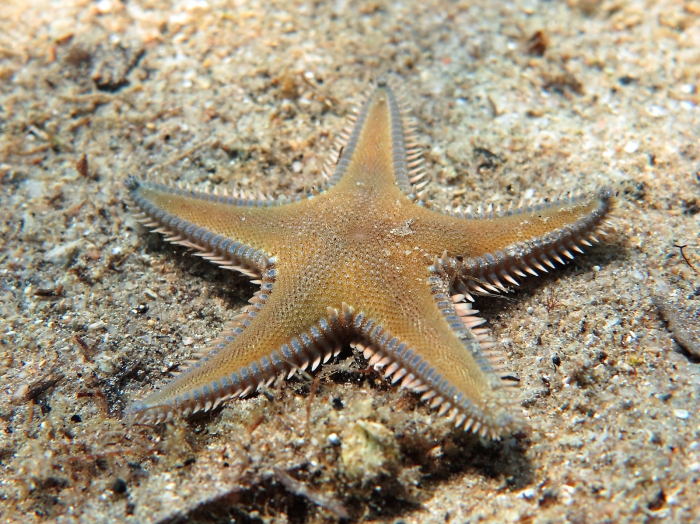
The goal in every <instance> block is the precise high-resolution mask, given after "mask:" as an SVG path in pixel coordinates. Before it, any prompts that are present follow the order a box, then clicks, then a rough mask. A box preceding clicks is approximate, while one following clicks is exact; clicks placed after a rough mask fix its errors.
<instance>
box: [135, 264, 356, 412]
mask: <svg viewBox="0 0 700 524" xmlns="http://www.w3.org/2000/svg"><path fill="white" fill-rule="evenodd" d="M276 276H277V269H276V268H274V267H269V268H268V269H267V270H266V271H265V272H264V273H263V275H262V284H261V289H260V292H258V293H257V294H256V296H255V297H254V298H253V299H251V303H252V305H251V306H249V307H248V308H247V309H246V311H245V312H244V313H242V314H241V315H239V316H238V317H237V318H236V319H235V320H234V321H233V322H232V323H229V325H228V326H227V327H228V329H227V330H226V331H224V332H223V333H221V335H220V337H219V339H217V340H215V341H213V342H212V343H211V345H210V346H208V347H207V348H206V349H205V350H204V351H202V352H201V353H200V355H199V356H200V357H201V358H200V359H199V360H197V361H196V362H195V363H194V365H193V366H192V367H191V368H189V369H188V370H187V371H185V372H184V373H183V374H182V375H180V376H179V377H178V378H176V379H175V380H173V381H172V382H170V383H169V384H167V385H166V386H165V387H164V388H162V389H161V390H159V391H156V392H154V393H152V394H150V395H148V396H147V397H146V398H144V399H143V400H138V401H135V402H134V403H133V404H132V405H131V406H130V407H129V408H128V412H129V413H130V414H131V415H133V417H134V419H135V420H136V421H139V422H144V423H151V422H161V421H164V420H168V419H170V418H171V417H172V416H173V415H174V414H175V413H180V414H182V415H184V416H188V415H190V414H192V413H196V412H198V411H201V410H205V411H208V410H210V409H212V408H213V407H216V406H218V404H219V403H220V402H222V401H224V400H226V399H229V398H239V397H244V396H246V395H248V394H249V393H250V392H252V391H255V390H257V389H259V388H260V387H262V386H263V385H264V384H266V383H268V384H269V383H270V382H272V381H273V380H274V379H275V378H277V377H278V376H282V377H291V376H292V375H293V374H294V373H295V372H296V371H298V370H299V369H302V370H304V369H306V368H307V367H308V366H310V367H311V369H316V367H317V366H318V365H319V364H320V363H321V361H323V362H327V361H328V359H329V358H330V357H331V356H332V355H337V354H338V353H339V352H340V347H341V343H342V341H343V340H344V338H345V335H346V332H347V330H345V329H344V328H343V326H342V325H340V324H338V322H337V318H336V321H333V320H331V319H329V315H328V310H327V308H326V307H325V306H321V305H320V304H321V302H320V301H318V300H311V301H309V303H307V304H301V303H297V302H294V301H293V300H290V299H289V298H288V297H289V296H292V297H294V296H299V294H300V293H303V291H302V290H301V289H299V287H300V286H299V282H291V280H290V279H280V281H279V282H275V281H276ZM290 286H291V287H292V288H296V290H294V289H292V290H291V292H289V293H285V291H289V289H288V288H289V287H290ZM273 288H274V290H275V291H274V293H273Z"/></svg>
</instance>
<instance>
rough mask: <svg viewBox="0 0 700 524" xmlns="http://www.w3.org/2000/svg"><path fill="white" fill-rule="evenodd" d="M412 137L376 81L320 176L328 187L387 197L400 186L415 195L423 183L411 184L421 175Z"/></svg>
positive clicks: (391, 96) (391, 94)
mask: <svg viewBox="0 0 700 524" xmlns="http://www.w3.org/2000/svg"><path fill="white" fill-rule="evenodd" d="M414 133H415V130H414V128H413V126H412V125H411V124H410V123H409V121H408V118H407V116H406V114H405V111H404V110H403V109H402V108H401V105H400V103H399V101H398V100H397V98H396V95H395V94H394V92H393V91H392V90H391V88H389V86H387V85H386V84H384V83H381V82H380V83H378V86H377V88H376V89H374V91H372V92H371V93H370V95H369V96H368V97H367V99H366V100H365V102H364V103H363V104H362V105H361V107H360V108H359V109H358V111H357V115H356V116H355V117H353V118H352V119H351V125H350V126H349V127H347V128H346V129H345V130H344V131H343V133H342V134H341V136H340V140H339V142H338V147H337V150H335V151H334V152H333V155H332V159H333V161H334V163H335V166H334V168H333V171H332V174H331V173H330V169H327V170H326V172H325V173H324V174H325V175H326V176H327V177H328V182H327V183H326V187H328V188H332V187H336V186H338V187H339V189H341V190H350V191H355V190H357V189H358V188H359V189H361V190H365V191H367V190H369V191H372V190H376V191H377V192H382V191H383V192H387V193H389V192H392V191H394V190H395V188H397V187H398V189H399V190H400V191H402V192H403V193H404V194H406V195H414V194H415V192H416V190H417V189H420V187H422V186H423V185H425V183H427V182H423V183H418V185H414V183H416V182H418V181H419V180H420V179H421V178H423V176H424V175H425V168H424V163H423V155H422V152H421V150H420V148H418V146H417V145H416V143H415V135H414Z"/></svg>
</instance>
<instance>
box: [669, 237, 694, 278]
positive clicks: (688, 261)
mask: <svg viewBox="0 0 700 524" xmlns="http://www.w3.org/2000/svg"><path fill="white" fill-rule="evenodd" d="M673 247H677V248H678V249H679V250H680V252H681V256H682V257H683V260H685V263H686V264H688V265H689V266H690V267H691V269H692V270H693V271H695V272H696V273H697V274H698V275H700V271H698V270H697V269H695V266H694V265H693V264H691V263H690V260H688V257H687V256H685V253H684V252H683V249H684V248H686V247H688V246H687V245H686V244H683V245H682V246H679V245H677V244H673Z"/></svg>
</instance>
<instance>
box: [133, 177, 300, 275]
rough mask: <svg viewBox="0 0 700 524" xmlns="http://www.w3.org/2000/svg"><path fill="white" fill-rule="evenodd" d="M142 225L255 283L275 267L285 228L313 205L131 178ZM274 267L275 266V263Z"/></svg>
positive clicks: (134, 198) (134, 200) (134, 201)
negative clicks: (278, 239) (278, 238)
mask: <svg viewBox="0 0 700 524" xmlns="http://www.w3.org/2000/svg"><path fill="white" fill-rule="evenodd" d="M127 187H128V189H129V191H130V196H131V200H132V202H133V203H134V204H135V206H136V207H137V208H138V209H139V210H140V211H141V216H140V218H141V221H142V222H143V223H144V224H145V225H146V226H148V227H152V228H155V229H154V231H156V232H159V233H162V234H164V235H165V236H166V239H167V240H169V241H171V242H173V243H177V244H182V245H185V246H187V247H191V248H195V249H197V250H198V251H199V252H200V255H201V256H203V257H204V258H206V259H208V260H211V261H212V262H214V263H216V264H219V265H221V266H223V267H225V268H228V269H236V270H239V271H241V272H243V273H245V274H247V275H249V276H252V277H257V276H259V274H260V272H261V271H262V270H264V269H265V267H266V266H267V265H269V264H270V263H271V262H270V260H269V258H268V257H271V256H272V255H271V254H272V253H274V252H275V243H274V239H275V238H276V235H278V234H279V232H280V226H281V224H282V223H286V224H288V223H289V222H290V220H294V218H295V217H297V216H299V215H302V214H304V213H305V212H306V211H307V208H308V207H309V206H310V205H311V202H312V199H310V198H301V197H300V198H299V200H298V201H294V202H292V201H288V202H277V201H269V200H256V199H254V198H252V197H251V196H250V195H244V194H243V192H236V191H234V192H233V194H231V195H228V194H223V195H216V194H209V193H201V192H196V191H191V190H189V189H181V188H178V187H174V186H167V185H163V184H157V183H152V182H148V181H143V180H138V179H136V178H133V177H132V178H130V179H129V180H128V182H127ZM272 262H274V260H273V261H272Z"/></svg>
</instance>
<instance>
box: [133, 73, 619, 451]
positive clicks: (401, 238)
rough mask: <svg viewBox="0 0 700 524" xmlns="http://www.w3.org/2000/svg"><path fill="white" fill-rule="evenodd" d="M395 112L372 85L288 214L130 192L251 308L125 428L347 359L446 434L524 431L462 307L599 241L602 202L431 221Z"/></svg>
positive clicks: (139, 404)
mask: <svg viewBox="0 0 700 524" xmlns="http://www.w3.org/2000/svg"><path fill="white" fill-rule="evenodd" d="M407 122H408V120H407V115H406V108H405V104H402V103H400V102H399V101H398V100H397V98H396V96H395V95H394V93H393V91H392V90H391V88H390V87H389V86H388V85H386V84H385V83H383V82H380V83H378V85H377V86H376V87H375V88H374V90H372V91H370V93H369V94H368V96H367V97H366V100H365V102H364V103H363V104H362V105H361V106H360V108H359V109H358V110H356V111H355V113H354V114H353V116H352V117H350V123H349V125H348V127H347V128H346V129H345V130H344V131H343V133H342V134H341V141H340V143H339V147H338V148H337V150H336V151H335V152H334V153H333V154H332V156H331V158H332V160H331V161H330V162H329V165H328V166H327V168H324V177H325V181H324V182H323V184H322V185H321V187H320V188H319V189H318V190H308V191H306V192H305V194H304V195H301V196H296V197H294V198H290V197H286V198H285V197H282V198H279V199H277V200H273V199H270V198H267V197H260V198H256V197H254V196H252V195H249V194H247V193H245V192H243V191H239V190H234V191H233V192H232V193H228V192H225V193H223V194H218V193H217V192H214V193H207V192H197V191H193V190H191V189H190V188H182V187H174V186H168V185H164V184H161V183H156V182H151V181H148V180H144V179H136V178H133V177H132V178H130V179H129V181H128V182H127V186H128V189H129V191H130V196H131V199H132V201H133V203H134V204H135V205H136V207H138V208H139V210H140V212H141V215H140V216H139V219H140V220H142V221H143V222H144V223H145V224H146V225H147V226H148V227H152V228H155V231H157V232H160V233H163V234H164V235H166V236H167V240H169V241H171V242H175V243H179V244H184V245H186V246H188V247H191V248H194V249H196V250H197V251H198V254H199V255H200V256H202V257H204V258H205V259H208V260H211V261H212V262H215V263H216V264H219V265H221V266H223V267H225V268H229V269H236V270H239V271H241V272H243V273H244V274H246V275H249V276H251V277H252V278H253V279H254V280H253V281H254V282H256V283H257V284H259V285H260V290H259V291H258V292H256V293H255V295H254V297H253V298H252V299H251V300H250V302H251V304H250V305H249V306H247V307H246V308H245V309H244V311H243V312H242V313H241V314H240V315H238V316H237V317H236V318H234V319H233V321H232V322H231V323H230V324H229V325H228V326H227V327H226V328H225V329H226V330H225V331H224V332H223V333H222V334H221V336H220V338H219V339H217V340H215V341H214V342H213V343H212V344H211V345H210V346H209V347H208V348H206V350H204V351H203V352H202V353H201V355H200V356H201V358H200V359H199V360H198V361H197V362H196V363H195V364H194V365H192V367H190V368H189V369H187V370H186V371H185V372H184V373H182V374H181V375H180V376H178V377H177V378H176V379H175V380H173V381H172V382H170V383H169V384H167V385H166V386H165V387H163V388H162V389H161V390H159V391H156V392H154V393H151V394H150V395H148V396H146V398H144V399H143V400H139V401H135V402H134V403H133V404H132V405H131V406H130V408H129V410H128V412H129V413H131V414H132V415H133V416H134V418H135V419H136V420H137V421H139V422H144V423H153V422H161V421H165V420H168V419H169V418H171V417H172V416H173V415H174V414H176V413H179V414H181V415H184V416H187V415H189V414H192V413H195V412H197V411H201V410H210V409H213V408H215V407H216V406H218V405H219V403H221V402H222V401H224V400H226V399H229V398H232V397H244V396H246V395H248V394H250V393H251V392H252V391H254V390H256V389H259V388H260V387H262V386H263V385H264V384H266V383H270V382H272V381H274V380H275V379H276V378H277V377H278V376H284V377H291V376H292V375H294V374H295V373H296V372H297V371H299V370H304V369H306V368H307V367H309V366H310V367H311V369H312V370H313V369H316V367H317V366H318V365H319V364H320V363H321V362H327V361H328V360H329V358H330V357H331V356H335V355H337V354H338V353H339V352H340V349H341V347H342V346H343V345H347V344H350V345H352V346H353V347H355V348H356V349H359V350H361V351H362V352H363V354H364V356H365V358H367V359H369V364H370V366H373V367H374V368H375V369H376V370H378V371H380V372H382V373H383V374H384V375H385V376H386V377H387V378H390V379H391V381H392V383H397V382H399V381H401V386H402V387H404V388H409V389H412V390H414V391H416V392H419V393H422V396H421V398H422V399H423V400H424V401H430V406H431V407H433V408H439V414H440V415H445V414H449V415H450V416H452V417H453V419H454V422H455V424H456V425H457V426H458V427H460V426H461V427H463V428H465V429H466V430H471V431H473V432H475V433H477V434H479V435H481V436H489V437H492V438H498V437H499V435H502V434H503V433H505V432H507V431H512V430H514V429H517V428H518V427H519V426H520V424H521V423H522V421H521V420H520V416H519V415H518V414H517V413H516V412H515V411H514V410H513V409H512V405H513V401H512V400H511V398H510V395H508V394H507V389H505V388H504V386H505V381H504V379H502V378H501V376H500V375H499V374H498V370H499V362H500V359H501V358H502V356H501V355H500V353H499V351H498V350H497V349H496V348H495V347H494V346H495V344H494V343H493V342H492V341H491V340H490V338H489V332H488V330H487V329H486V328H483V327H479V326H480V325H482V324H483V323H484V322H485V320H484V319H482V318H479V317H478V316H476V314H477V313H478V311H476V310H475V309H473V308H472V307H471V302H473V300H474V298H473V297H474V295H475V294H491V293H496V292H504V291H508V288H507V287H506V286H507V285H512V286H517V285H518V278H523V277H525V276H526V274H528V273H529V274H532V275H537V274H538V273H537V272H538V271H540V272H547V271H548V269H547V268H553V267H554V262H558V263H560V264H564V258H562V257H565V258H568V259H571V258H573V252H582V250H581V248H580V246H581V245H586V246H590V245H592V244H591V243H590V242H589V240H592V241H595V242H597V241H598V240H597V238H596V237H595V235H596V234H598V233H601V232H602V233H604V231H603V229H602V228H604V227H605V225H606V219H607V216H608V215H609V213H610V211H611V208H612V203H613V195H612V191H611V190H610V189H608V188H604V189H601V190H599V191H598V192H597V193H594V194H592V195H590V196H580V195H579V196H575V197H566V198H562V199H561V200H558V201H556V202H547V203H541V204H539V205H530V206H522V205H521V206H520V207H516V208H512V206H511V209H509V210H507V211H501V210H500V209H497V210H494V209H493V208H492V206H489V208H488V210H486V211H484V212H481V211H478V212H474V211H472V209H471V206H470V207H469V208H467V210H466V211H465V212H461V211H459V210H450V211H445V212H442V211H439V210H436V209H435V208H434V207H433V206H431V204H430V202H429V201H428V199H427V197H426V195H425V192H421V191H420V189H422V186H423V185H424V184H425V183H426V182H425V181H421V179H422V178H423V177H424V175H425V166H424V163H423V160H422V153H421V151H420V149H419V147H418V146H417V145H416V143H415V136H414V133H415V131H414V130H413V129H412V127H411V126H409V125H408V123H407Z"/></svg>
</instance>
